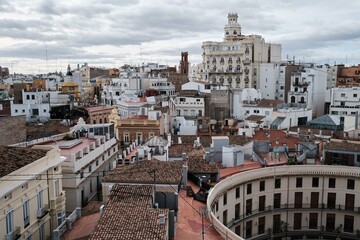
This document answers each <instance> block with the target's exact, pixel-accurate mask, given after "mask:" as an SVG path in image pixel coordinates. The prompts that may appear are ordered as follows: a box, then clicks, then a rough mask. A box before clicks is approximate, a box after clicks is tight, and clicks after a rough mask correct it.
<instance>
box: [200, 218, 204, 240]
mask: <svg viewBox="0 0 360 240" xmlns="http://www.w3.org/2000/svg"><path fill="white" fill-rule="evenodd" d="M201 227H202V232H201V235H202V240H204V212H202V213H201Z"/></svg>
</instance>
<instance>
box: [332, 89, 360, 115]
mask: <svg viewBox="0 0 360 240" xmlns="http://www.w3.org/2000/svg"><path fill="white" fill-rule="evenodd" d="M359 100H360V87H336V88H332V89H331V90H330V107H329V113H330V114H332V115H339V116H343V115H358V114H359V112H360V104H359Z"/></svg>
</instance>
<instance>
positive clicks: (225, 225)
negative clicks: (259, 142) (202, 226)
mask: <svg viewBox="0 0 360 240" xmlns="http://www.w3.org/2000/svg"><path fill="white" fill-rule="evenodd" d="M207 202H208V203H207V208H208V215H209V216H208V217H209V219H210V221H211V222H212V224H213V226H214V227H215V229H216V230H217V231H218V232H219V233H220V234H221V235H222V236H223V237H224V238H226V239H270V238H271V239H336V238H338V239H339V238H341V239H359V238H360V169H358V168H355V167H343V166H324V165H311V166H310V165H307V166H278V167H270V168H262V169H257V170H252V171H247V172H243V173H239V174H237V175H234V176H231V177H229V178H227V179H225V180H223V181H221V182H220V183H218V184H217V185H216V186H215V187H214V188H212V189H211V191H210V193H209V197H208V201H207Z"/></svg>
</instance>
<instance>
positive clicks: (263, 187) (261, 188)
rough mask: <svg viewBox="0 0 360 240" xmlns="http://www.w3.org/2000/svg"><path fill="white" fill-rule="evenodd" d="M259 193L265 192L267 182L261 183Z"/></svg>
mask: <svg viewBox="0 0 360 240" xmlns="http://www.w3.org/2000/svg"><path fill="white" fill-rule="evenodd" d="M259 191H260V192H262V191H265V181H260V187H259Z"/></svg>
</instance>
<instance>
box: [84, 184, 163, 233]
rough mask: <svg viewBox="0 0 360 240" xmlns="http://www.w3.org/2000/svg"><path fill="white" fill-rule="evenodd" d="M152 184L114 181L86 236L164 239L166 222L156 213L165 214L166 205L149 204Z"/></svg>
mask: <svg viewBox="0 0 360 240" xmlns="http://www.w3.org/2000/svg"><path fill="white" fill-rule="evenodd" d="M151 201H152V186H149V185H118V184H116V185H114V186H113V188H112V190H111V195H110V200H109V202H108V203H107V204H106V206H105V209H104V212H103V214H102V215H101V217H100V220H99V223H98V225H97V226H96V228H95V231H94V232H93V234H92V235H91V237H90V239H106V240H107V239H119V240H121V239H123V240H129V239H132V240H142V239H149V240H151V239H154V240H155V239H156V240H157V239H166V237H167V229H166V227H167V225H166V224H160V223H159V221H158V218H159V215H160V214H164V215H165V216H168V213H169V210H168V209H157V208H156V209H155V208H149V203H150V204H151Z"/></svg>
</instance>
